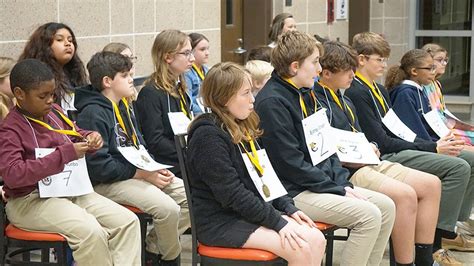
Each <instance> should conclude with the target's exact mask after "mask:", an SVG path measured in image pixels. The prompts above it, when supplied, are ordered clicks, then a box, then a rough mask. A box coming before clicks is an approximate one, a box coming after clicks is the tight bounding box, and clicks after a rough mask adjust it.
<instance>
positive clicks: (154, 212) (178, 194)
mask: <svg viewBox="0 0 474 266" xmlns="http://www.w3.org/2000/svg"><path fill="white" fill-rule="evenodd" d="M94 189H95V191H96V192H97V193H99V194H101V195H103V196H105V197H107V198H109V199H111V200H113V201H115V202H117V203H120V204H126V205H130V206H134V207H137V208H139V209H140V210H142V211H144V212H146V213H148V214H150V215H151V216H152V217H153V230H151V231H150V233H149V234H148V236H147V238H146V247H147V250H148V251H149V252H152V253H155V254H161V255H162V258H163V259H164V260H172V259H175V258H176V257H177V256H178V255H179V254H180V253H181V244H180V242H179V236H180V235H181V234H182V233H184V231H186V229H187V228H189V226H190V220H189V209H188V202H187V201H186V193H185V191H184V184H183V180H181V179H179V178H175V179H174V181H173V183H171V184H169V185H168V186H166V187H165V188H164V189H163V190H161V189H159V188H158V187H156V186H155V185H152V184H151V183H148V182H146V181H143V180H138V179H129V180H125V181H119V182H115V183H112V184H101V185H97V186H95V187H94Z"/></svg>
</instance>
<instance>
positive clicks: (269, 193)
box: [242, 149, 288, 202]
mask: <svg viewBox="0 0 474 266" xmlns="http://www.w3.org/2000/svg"><path fill="white" fill-rule="evenodd" d="M257 154H258V160H259V162H260V165H261V166H262V168H263V176H259V175H258V173H257V170H256V169H255V167H254V166H253V164H252V162H251V161H250V159H249V158H248V156H247V155H246V154H245V153H243V154H242V159H244V163H245V167H246V168H247V171H248V173H249V175H250V178H252V181H253V183H254V185H255V187H256V188H257V190H258V193H259V194H260V196H261V197H262V199H263V200H265V201H267V202H268V201H272V200H274V199H276V198H279V197H281V196H284V195H286V194H288V192H287V191H286V189H285V188H284V187H283V185H282V183H281V181H280V179H279V178H278V176H277V174H276V173H275V170H273V166H272V164H271V163H270V160H269V159H268V156H267V152H266V151H265V149H261V150H258V151H257Z"/></svg>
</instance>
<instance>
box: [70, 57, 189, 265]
mask: <svg viewBox="0 0 474 266" xmlns="http://www.w3.org/2000/svg"><path fill="white" fill-rule="evenodd" d="M131 68H132V62H131V61H130V58H128V57H127V56H124V55H121V54H117V53H113V52H99V53H96V54H95V55H94V56H92V58H91V60H90V61H89V63H87V69H88V71H89V75H90V80H91V83H92V84H91V85H89V86H86V87H82V88H78V89H77V90H76V98H75V101H76V102H75V105H76V108H77V110H78V111H79V114H78V119H77V123H78V125H80V126H81V127H83V128H86V129H90V130H96V131H98V132H99V133H100V134H101V135H102V137H103V139H104V145H103V146H102V147H101V148H100V149H99V150H98V151H96V152H95V153H93V154H88V155H87V156H86V160H87V168H88V170H89V175H90V177H91V179H92V182H93V185H94V189H95V191H96V192H97V193H99V194H101V195H103V196H105V197H107V198H109V199H111V200H113V201H115V202H117V203H120V204H125V205H130V206H133V207H137V208H139V209H140V210H142V211H144V212H146V213H148V214H151V215H152V217H153V225H154V228H153V230H151V231H150V233H149V234H148V236H147V238H146V246H147V248H146V249H147V251H148V253H147V255H148V256H147V257H149V258H150V260H151V261H158V260H160V261H161V262H160V263H161V265H179V260H180V256H179V255H180V253H181V245H180V243H179V236H180V235H181V234H182V233H183V232H184V231H186V229H187V228H189V224H190V221H189V215H188V205H187V201H186V194H185V191H184V184H183V181H182V180H181V179H179V178H175V176H174V174H173V173H172V172H170V171H169V170H166V169H162V170H157V171H156V170H150V168H146V167H143V166H144V165H146V163H147V160H148V161H149V160H150V159H151V157H150V158H149V159H147V158H146V156H147V154H146V153H147V151H146V150H145V148H144V146H145V142H144V140H143V138H142V135H141V133H140V131H139V130H138V129H139V126H138V125H137V121H136V119H135V115H134V112H133V109H132V108H130V107H131V106H130V105H129V104H128V102H127V100H125V99H126V98H128V97H130V96H132V95H133V93H134V87H133V78H132V76H131V74H130V69H131ZM139 149H142V151H143V152H144V154H142V153H139ZM133 154H134V155H136V156H132V157H135V158H139V159H140V158H142V156H145V159H143V160H144V161H136V160H133V159H130V157H128V159H127V158H126V157H125V156H126V155H133ZM148 156H149V155H148ZM140 165H143V166H142V168H145V169H142V168H139V167H138V166H140ZM158 255H160V256H158ZM147 261H148V259H147Z"/></svg>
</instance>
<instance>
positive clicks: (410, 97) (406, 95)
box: [390, 84, 439, 141]
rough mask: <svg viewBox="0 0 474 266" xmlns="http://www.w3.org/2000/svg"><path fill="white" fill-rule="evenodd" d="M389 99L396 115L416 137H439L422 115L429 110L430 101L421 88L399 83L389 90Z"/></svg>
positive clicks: (430, 139) (434, 139) (433, 139)
mask: <svg viewBox="0 0 474 266" xmlns="http://www.w3.org/2000/svg"><path fill="white" fill-rule="evenodd" d="M390 100H391V101H392V104H393V110H394V111H395V113H396V114H397V116H398V117H399V118H400V119H401V120H402V121H403V123H405V125H406V126H407V127H409V128H410V129H411V130H412V131H413V132H415V133H416V136H417V137H419V138H422V139H424V140H428V141H437V140H438V139H439V137H438V136H437V135H436V133H435V132H434V131H433V130H432V129H431V127H430V125H429V124H428V123H427V122H426V120H425V118H424V117H423V113H427V112H429V111H431V107H430V102H429V100H428V97H426V95H425V93H424V92H423V90H420V89H418V88H417V87H415V86H413V85H410V84H400V85H398V86H396V87H394V88H393V89H392V90H391V91H390Z"/></svg>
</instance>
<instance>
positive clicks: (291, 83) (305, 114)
mask: <svg viewBox="0 0 474 266" xmlns="http://www.w3.org/2000/svg"><path fill="white" fill-rule="evenodd" d="M285 81H286V82H288V83H290V85H291V86H293V87H294V88H295V89H296V90H298V94H299V96H300V106H301V110H302V111H303V117H304V118H306V117H308V111H307V110H306V104H305V103H304V99H303V95H302V94H301V93H300V92H299V88H298V87H296V85H295V83H294V82H293V81H291V79H285ZM310 94H311V98H313V102H314V110H317V109H318V108H317V107H318V103H317V101H316V95H314V91H313V90H311V91H310Z"/></svg>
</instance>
